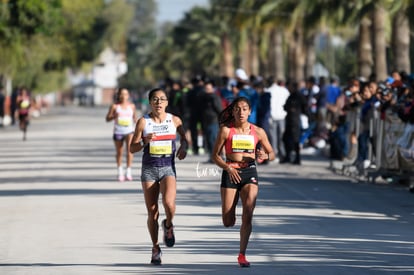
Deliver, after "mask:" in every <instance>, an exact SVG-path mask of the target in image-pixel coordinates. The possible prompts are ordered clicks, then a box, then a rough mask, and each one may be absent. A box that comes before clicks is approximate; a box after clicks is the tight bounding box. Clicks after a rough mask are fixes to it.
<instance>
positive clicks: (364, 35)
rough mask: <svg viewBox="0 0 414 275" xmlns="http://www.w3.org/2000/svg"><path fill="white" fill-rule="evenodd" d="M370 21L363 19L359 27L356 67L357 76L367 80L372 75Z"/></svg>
mask: <svg viewBox="0 0 414 275" xmlns="http://www.w3.org/2000/svg"><path fill="white" fill-rule="evenodd" d="M370 26H371V20H369V18H366V17H364V18H363V19H362V20H361V23H360V25H359V41H358V43H359V45H358V65H359V76H362V77H365V78H368V77H369V76H370V75H371V74H372V63H373V62H372V47H371V37H370Z"/></svg>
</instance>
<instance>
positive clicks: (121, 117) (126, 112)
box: [114, 104, 135, 135]
mask: <svg viewBox="0 0 414 275" xmlns="http://www.w3.org/2000/svg"><path fill="white" fill-rule="evenodd" d="M115 113H117V119H115V125H114V134H117V135H127V134H130V133H133V132H134V130H135V125H134V110H133V109H132V107H131V105H128V107H126V109H123V108H122V106H121V105H119V104H117V105H116V109H115Z"/></svg>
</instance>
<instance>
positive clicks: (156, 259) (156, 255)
mask: <svg viewBox="0 0 414 275" xmlns="http://www.w3.org/2000/svg"><path fill="white" fill-rule="evenodd" d="M161 255H162V252H161V248H160V247H159V246H157V247H153V248H152V255H151V263H152V264H153V265H161Z"/></svg>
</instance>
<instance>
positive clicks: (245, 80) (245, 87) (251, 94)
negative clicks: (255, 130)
mask: <svg viewBox="0 0 414 275" xmlns="http://www.w3.org/2000/svg"><path fill="white" fill-rule="evenodd" d="M236 80H237V83H238V87H239V88H240V91H239V94H238V96H239V97H246V98H247V99H248V100H249V101H250V104H251V113H250V116H249V119H248V121H249V122H250V123H256V122H257V106H258V104H259V95H258V94H257V92H256V90H254V89H253V88H252V87H250V86H249V77H248V76H247V74H246V72H245V71H244V70H243V69H240V68H239V69H237V70H236ZM239 84H240V85H239Z"/></svg>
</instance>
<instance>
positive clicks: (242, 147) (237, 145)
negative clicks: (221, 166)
mask: <svg viewBox="0 0 414 275" xmlns="http://www.w3.org/2000/svg"><path fill="white" fill-rule="evenodd" d="M231 148H232V150H233V152H236V153H252V152H254V137H253V136H252V135H234V136H233V138H232V142H231Z"/></svg>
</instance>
